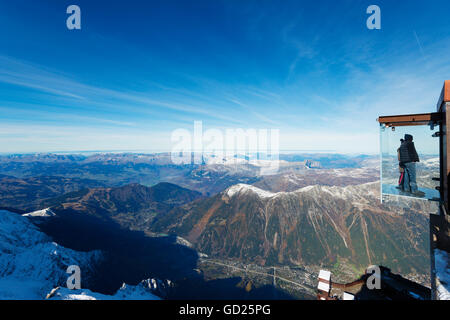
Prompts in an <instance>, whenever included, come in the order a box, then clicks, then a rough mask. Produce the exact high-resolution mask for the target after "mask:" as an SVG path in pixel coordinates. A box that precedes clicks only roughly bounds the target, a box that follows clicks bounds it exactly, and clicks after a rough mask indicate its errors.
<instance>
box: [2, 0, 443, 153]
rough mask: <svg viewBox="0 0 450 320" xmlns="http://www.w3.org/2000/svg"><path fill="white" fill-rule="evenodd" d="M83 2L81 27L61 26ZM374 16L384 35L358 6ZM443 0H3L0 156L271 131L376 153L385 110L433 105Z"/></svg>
mask: <svg viewBox="0 0 450 320" xmlns="http://www.w3.org/2000/svg"><path fill="white" fill-rule="evenodd" d="M71 4H76V5H79V6H80V8H81V16H82V22H81V23H82V29H81V30H74V31H70V30H68V29H67V28H66V18H67V17H68V15H67V14H66V8H67V6H69V5H71ZM371 4H376V5H378V6H380V8H381V21H382V22H381V30H368V29H367V28H366V19H367V18H368V16H369V15H368V14H366V8H367V7H368V6H369V5H371ZM449 11H450V2H449V1H448V0H447V1H444V0H443V1H439V0H433V1H363V0H361V1H359V0H351V1H346V0H340V1H331V0H316V1H282V2H279V1H272V2H271V1H234V0H228V1H217V0H214V1H213V0H210V1H198V0H197V1H195V0H191V1H187V0H185V1H169V0H164V1H135V0H128V1H121V0H120V1H119V0H118V1H93V0H90V1H83V0H71V1H52V0H48V1H22V0H18V1H5V0H0V39H1V41H0V152H48V151H71V150H156V151H164V150H170V149H171V141H170V136H171V132H172V131H173V130H175V129H178V128H184V129H188V130H191V131H192V130H193V123H194V121H202V122H203V127H204V129H205V130H206V129H209V128H217V129H220V130H222V129H225V128H243V129H248V128H255V129H279V130H280V148H281V149H282V150H333V151H336V152H345V153H377V152H378V140H379V137H378V126H377V123H376V118H377V117H378V116H379V115H389V114H402V113H419V112H431V111H434V110H435V105H436V101H437V99H438V96H439V93H440V90H441V87H442V84H443V81H444V80H446V79H450V55H449V54H448V52H449V49H450V20H449V19H448V16H447V15H448V12H449Z"/></svg>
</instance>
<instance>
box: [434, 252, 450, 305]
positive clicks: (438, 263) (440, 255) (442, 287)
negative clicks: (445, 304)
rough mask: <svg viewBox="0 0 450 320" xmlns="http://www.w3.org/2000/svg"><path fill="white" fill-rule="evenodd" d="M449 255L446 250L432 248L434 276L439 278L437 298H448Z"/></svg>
mask: <svg viewBox="0 0 450 320" xmlns="http://www.w3.org/2000/svg"><path fill="white" fill-rule="evenodd" d="M449 258H450V256H449V254H448V252H446V251H443V250H439V249H434V263H435V270H436V278H437V279H438V280H439V285H438V287H437V294H438V297H439V300H450V260H449Z"/></svg>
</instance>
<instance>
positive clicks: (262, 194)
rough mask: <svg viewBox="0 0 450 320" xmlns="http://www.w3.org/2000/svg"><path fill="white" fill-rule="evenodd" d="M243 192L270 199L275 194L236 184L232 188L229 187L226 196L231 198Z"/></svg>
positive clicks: (243, 184)
mask: <svg viewBox="0 0 450 320" xmlns="http://www.w3.org/2000/svg"><path fill="white" fill-rule="evenodd" d="M244 192H253V193H256V194H257V195H258V196H259V197H260V198H271V197H274V196H275V195H276V193H272V192H269V191H265V190H262V189H259V188H257V187H255V186H251V185H248V184H245V183H239V184H236V185H234V186H231V187H230V188H228V190H227V191H226V194H227V195H228V196H229V197H230V198H231V197H233V196H234V195H235V194H239V193H244Z"/></svg>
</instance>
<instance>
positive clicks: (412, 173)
mask: <svg viewBox="0 0 450 320" xmlns="http://www.w3.org/2000/svg"><path fill="white" fill-rule="evenodd" d="M405 165H406V169H407V171H408V187H409V189H410V190H408V191H411V192H412V193H414V192H417V182H416V163H415V162H409V163H406V164H405ZM405 182H406V181H405Z"/></svg>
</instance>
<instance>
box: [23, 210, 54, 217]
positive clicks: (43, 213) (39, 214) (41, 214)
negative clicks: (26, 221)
mask: <svg viewBox="0 0 450 320" xmlns="http://www.w3.org/2000/svg"><path fill="white" fill-rule="evenodd" d="M23 216H24V217H53V216H55V213H54V212H53V211H52V210H51V209H50V208H47V209H42V210H38V211H33V212H30V213H25V214H24V215H23Z"/></svg>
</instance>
